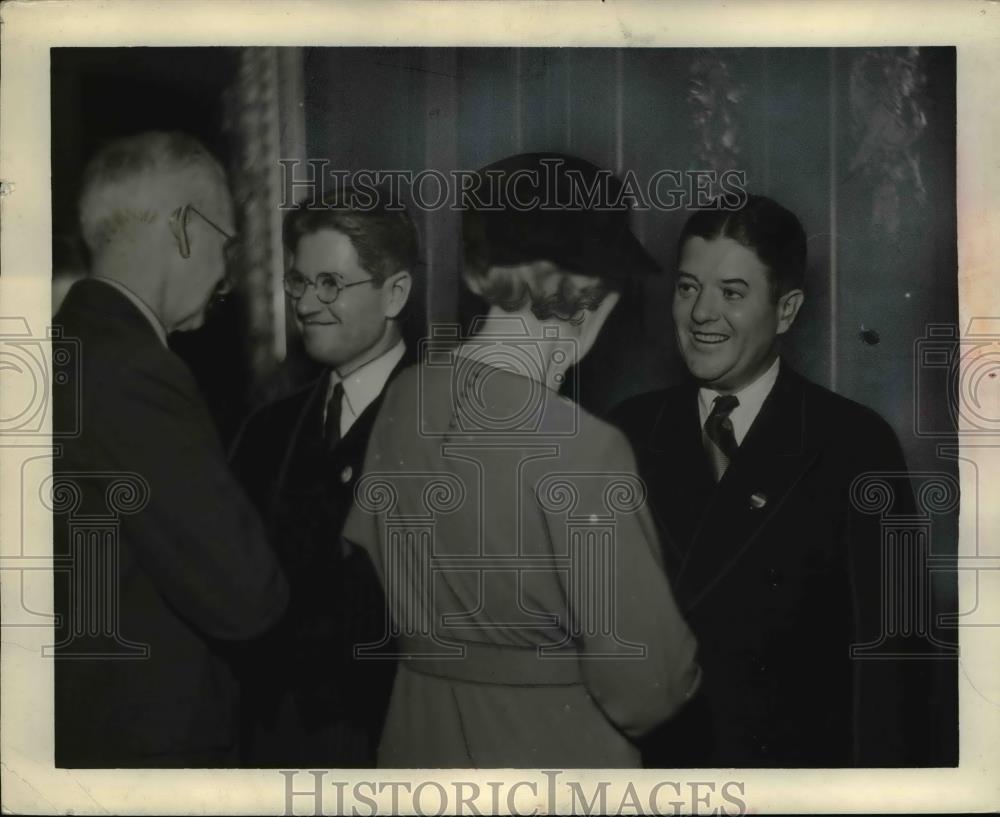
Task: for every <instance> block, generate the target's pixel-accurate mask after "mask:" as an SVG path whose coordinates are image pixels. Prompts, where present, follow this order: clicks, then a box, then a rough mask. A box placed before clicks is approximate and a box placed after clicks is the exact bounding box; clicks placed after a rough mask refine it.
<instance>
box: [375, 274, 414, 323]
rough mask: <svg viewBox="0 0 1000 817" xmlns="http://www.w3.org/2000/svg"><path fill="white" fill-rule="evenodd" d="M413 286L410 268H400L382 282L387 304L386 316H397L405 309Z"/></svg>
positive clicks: (385, 303)
mask: <svg viewBox="0 0 1000 817" xmlns="http://www.w3.org/2000/svg"><path fill="white" fill-rule="evenodd" d="M412 288H413V277H412V276H411V275H410V271H409V270H405V269H404V270H400V271H399V272H396V273H393V274H392V275H390V276H389V277H388V278H386V279H385V281H384V282H383V283H382V293H383V294H382V298H383V304H384V305H385V316H386V317H387V318H396V317H398V316H399V313H400V312H402V311H403V307H404V306H406V302H407V301H408V300H409V298H410V290H411V289H412Z"/></svg>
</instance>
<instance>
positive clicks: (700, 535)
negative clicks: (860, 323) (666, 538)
mask: <svg viewBox="0 0 1000 817" xmlns="http://www.w3.org/2000/svg"><path fill="white" fill-rule="evenodd" d="M804 410H805V402H804V392H803V389H802V387H801V382H800V379H799V376H798V375H797V374H795V373H794V372H792V371H790V370H788V369H787V367H786V366H784V365H783V366H782V370H781V374H780V375H779V377H778V380H777V382H776V383H775V385H774V388H773V389H772V390H771V394H770V395H768V397H767V399H766V400H765V401H764V405H763V406H762V407H761V410H760V413H759V414H758V415H757V419H756V420H755V421H754V423H753V425H752V426H751V427H750V430H749V432H748V433H747V436H746V438H745V439H744V440H743V444H742V445H741V446H740V451H739V454H738V456H737V457H736V458H735V459H734V460H733V462H732V464H731V465H730V466H729V469H728V470H727V471H726V474H725V476H724V477H723V478H722V481H721V482H720V483H719V484H718V486H717V487H716V490H715V493H714V495H713V496H712V499H711V501H710V503H709V505H708V509H707V512H706V513H705V515H704V517H703V519H702V523H701V525H700V526H699V528H698V530H697V531H696V532H695V535H694V536H693V537H692V542H691V548H690V550H689V551H688V554H687V558H686V559H685V561H684V564H683V566H682V568H681V571H680V574H679V576H678V579H677V586H678V593H679V595H680V596H681V597H682V599H683V600H684V601H683V604H684V607H685V609H691V608H692V607H694V606H695V605H696V604H697V603H699V602H700V601H701V600H702V599H703V598H704V596H705V595H706V594H707V593H708V592H709V591H710V590H711V589H712V587H713V586H714V585H715V584H716V583H717V582H718V581H719V580H721V579H722V578H723V577H724V576H725V575H726V574H727V573H728V572H729V571H730V570H732V569H733V567H734V566H735V565H736V563H737V562H738V561H739V559H740V558H741V557H742V556H743V555H744V554H745V553H746V552H747V550H749V549H750V548H751V547H752V546H753V544H754V543H755V542H756V541H757V540H758V538H759V537H760V534H761V532H762V530H764V528H765V527H766V526H767V525H768V524H769V523H770V522H771V521H772V520H773V519H774V518H775V516H776V515H777V514H778V513H779V512H780V510H781V507H782V505H783V504H784V502H785V500H786V499H787V498H788V496H789V494H790V493H791V492H792V490H793V489H794V487H795V485H796V484H797V483H798V481H799V480H800V479H801V478H802V476H803V475H804V474H805V473H806V471H807V470H808V469H809V467H810V466H811V465H812V463H813V462H814V461H815V459H816V457H817V456H818V453H819V449H818V447H817V446H816V445H815V443H812V444H810V442H809V441H808V440H807V437H806V423H805V418H804V416H803V414H804ZM698 441H699V445H700V442H701V440H700V434H699V436H698ZM706 462H707V460H706Z"/></svg>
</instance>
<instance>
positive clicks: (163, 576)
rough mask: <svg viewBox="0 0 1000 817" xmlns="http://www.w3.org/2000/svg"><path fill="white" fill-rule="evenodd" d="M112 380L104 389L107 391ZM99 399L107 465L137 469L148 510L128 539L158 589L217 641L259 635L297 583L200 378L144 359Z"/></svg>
mask: <svg viewBox="0 0 1000 817" xmlns="http://www.w3.org/2000/svg"><path fill="white" fill-rule="evenodd" d="M101 385H102V384H95V386H96V387H98V388H101ZM107 391H108V393H110V394H111V395H112V397H111V399H113V400H114V405H113V406H112V405H110V404H108V403H107V402H105V403H98V404H97V410H99V411H103V412H106V413H107V414H108V415H109V416H107V417H103V418H101V421H102V422H103V423H105V424H107V426H108V429H109V430H108V431H107V432H106V433H105V432H102V433H101V435H100V437H99V440H100V442H99V445H100V447H101V448H103V449H104V450H103V452H101V460H102V461H105V462H108V463H109V464H110V465H112V467H116V468H120V469H121V470H123V471H128V472H133V473H135V474H137V475H138V476H139V477H141V478H142V479H143V480H144V481H145V483H146V485H147V486H148V490H149V499H148V504H147V505H146V507H145V508H143V509H142V511H140V512H139V513H137V514H134V515H126V516H124V517H123V518H122V536H123V538H124V539H125V540H127V541H128V543H129V545H130V548H131V549H132V551H133V552H134V553H135V558H136V560H137V561H138V562H139V563H140V564H141V566H142V567H143V569H144V570H145V572H146V573H147V574H148V575H149V576H150V577H151V579H152V581H153V583H154V585H155V586H156V588H157V590H158V591H159V592H160V593H161V594H162V595H163V597H164V598H165V599H166V600H167V601H168V602H169V603H170V604H171V606H173V607H174V608H175V609H176V610H177V612H178V613H179V614H180V615H181V616H183V617H184V618H186V619H187V620H188V621H190V622H191V623H192V624H193V625H194V626H195V627H197V628H198V629H199V630H201V631H202V632H203V633H205V634H206V635H208V636H210V637H214V638H220V639H230V640H241V639H246V638H251V637H254V636H256V635H259V634H261V633H262V632H264V631H265V630H267V629H268V628H269V627H270V626H271V625H272V624H273V623H274V622H275V621H276V620H277V619H278V618H279V617H280V615H281V614H282V612H283V611H284V609H285V607H286V606H287V603H288V586H287V583H286V581H285V577H284V575H283V574H282V572H281V570H280V568H279V566H278V563H277V560H276V558H275V556H274V554H273V552H272V550H271V548H270V546H269V544H268V542H267V540H266V537H265V532H264V529H263V526H262V524H261V522H260V519H259V517H258V515H257V513H256V511H255V510H254V508H253V507H252V506H251V504H250V502H249V501H248V499H247V497H246V495H245V494H244V492H243V490H242V488H241V487H240V485H239V484H238V482H237V481H236V479H235V477H234V476H233V474H232V473H231V471H230V469H229V466H228V464H227V461H226V456H225V453H224V451H223V449H222V445H221V443H220V441H219V439H218V436H217V435H216V432H215V429H214V427H213V425H212V423H211V418H210V417H209V415H208V412H207V409H206V408H205V406H204V404H203V403H202V402H201V399H200V397H199V396H198V394H197V391H196V387H195V385H194V381H193V379H192V378H190V377H189V375H188V374H187V372H186V371H183V370H180V369H178V370H166V371H164V370H161V369H157V368H155V367H152V366H143V365H142V364H141V363H140V364H139V365H137V366H135V367H133V368H132V369H131V371H130V372H129V378H128V380H127V382H124V383H123V382H116V383H115V384H114V386H113V389H112V387H111V385H110V384H108V386H107Z"/></svg>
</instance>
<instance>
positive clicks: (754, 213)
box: [677, 196, 806, 301]
mask: <svg viewBox="0 0 1000 817" xmlns="http://www.w3.org/2000/svg"><path fill="white" fill-rule="evenodd" d="M694 236H698V237H699V238H704V239H706V240H710V239H713V238H720V237H724V238H731V239H733V241H736V242H739V243H740V244H742V245H743V246H744V247H746V248H747V249H748V250H753V251H754V252H755V253H756V255H757V257H758V258H759V259H760V260H761V263H763V264H764V265H765V266H766V267H767V270H768V281H769V283H770V285H771V298H772V299H773V300H775V301H777V300H778V298H780V297H781V296H782V295H784V294H785V293H786V292H791V291H792V290H793V289H802V288H803V286H804V283H805V272H806V233H805V230H803V229H802V223H801V222H800V221H799V219H798V217H797V216H796V215H795V214H794V213H793V212H792V211H791V210H787V209H785V208H784V207H782V206H781V205H780V204H778V203H777V202H776V201H774V200H773V199H769V198H767V197H766V196H748V197H747V200H746V202H745V203H744V204H743V206H742V207H740V208H739V209H737V210H725V209H722V208H719V207H713V208H710V209H706V210H698V211H697V212H695V213H694V215H692V216H691V217H690V218H689V219H688V220H687V222H686V223H685V225H684V228H683V229H682V230H681V234H680V238H678V239H677V262H678V264H679V263H680V257H681V252H682V251H683V250H684V244H685V243H686V242H687V240H688V239H689V238H693V237H694Z"/></svg>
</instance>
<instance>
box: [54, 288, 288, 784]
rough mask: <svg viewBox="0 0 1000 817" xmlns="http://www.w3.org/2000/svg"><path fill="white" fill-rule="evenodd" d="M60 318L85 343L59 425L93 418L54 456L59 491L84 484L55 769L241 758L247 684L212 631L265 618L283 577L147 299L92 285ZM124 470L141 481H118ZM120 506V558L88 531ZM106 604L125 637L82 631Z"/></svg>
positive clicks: (58, 518) (228, 631)
mask: <svg viewBox="0 0 1000 817" xmlns="http://www.w3.org/2000/svg"><path fill="white" fill-rule="evenodd" d="M54 323H55V324H56V325H57V326H61V327H62V330H63V333H64V335H65V336H66V337H68V338H77V339H79V341H80V355H81V367H80V371H79V378H80V381H79V383H78V384H76V385H77V386H79V391H80V395H81V397H80V401H79V404H77V403H76V402H75V401H73V400H69V399H62V398H60V399H57V400H56V402H55V405H54V417H53V426H54V429H55V431H56V432H57V433H58V432H59V431H60V430H61V429H67V430H68V429H72V428H73V426H74V415H75V413H76V412H80V417H79V420H80V428H81V432H80V434H79V436H76V437H74V438H69V439H66V440H65V441H64V442H63V443H62V446H63V450H62V455H61V456H57V457H56V459H55V462H54V472H55V476H56V487H57V490H59V489H60V485H65V486H67V487H66V489H65V491H66V493H64V495H65V496H69V495H71V494H73V493H74V491H73V488H72V486H76V489H77V491H78V494H77V498H76V500H75V501H71V502H69V503H68V504H62V505H60V504H59V503H56V504H57V509H56V510H57V513H55V517H54V522H55V542H54V554H55V556H56V559H57V572H56V596H55V599H56V609H57V612H58V613H59V614H60V615H61V616H62V621H61V625H60V626H59V627H58V628H57V638H58V639H59V641H60V644H59V647H58V649H57V660H56V664H55V682H56V687H55V694H56V700H55V738H56V765H57V766H66V767H116V766H121V767H154V768H155V767H165V766H192V765H195V766H196V765H229V764H231V763H232V762H233V760H234V758H235V749H236V737H237V718H236V708H237V697H236V696H237V687H236V682H235V677H234V675H233V673H232V670H231V668H230V667H229V666H228V664H227V663H226V662H225V661H224V660H223V659H222V658H221V657H220V655H219V654H218V652H217V650H216V648H215V644H216V640H238V639H247V638H250V637H253V636H256V635H258V634H260V633H261V632H263V631H264V630H265V629H267V627H269V626H270V625H271V624H273V623H274V622H275V621H276V620H277V619H278V617H279V616H280V614H281V613H282V611H283V609H284V607H285V605H286V604H287V599H288V588H287V584H286V582H285V579H284V577H283V576H282V574H281V571H280V570H279V568H278V564H277V561H276V560H275V559H274V556H273V554H272V553H271V551H270V549H269V548H268V545H267V541H266V538H265V534H264V529H263V527H262V526H261V523H260V520H259V518H258V516H257V514H256V512H255V511H254V509H253V507H252V506H251V505H250V503H249V502H248V501H247V499H246V496H245V494H244V493H243V491H242V489H241V488H240V486H239V484H238V483H237V482H236V480H235V479H233V477H232V475H231V473H230V471H229V469H228V466H227V464H226V458H225V453H224V451H223V450H222V447H221V445H220V443H219V440H218V438H217V436H216V432H215V428H214V426H213V424H212V420H211V418H210V416H209V414H208V411H207V410H206V408H205V406H204V403H203V402H202V400H201V397H200V396H199V394H198V391H197V389H196V387H195V384H194V380H193V379H192V377H191V374H190V372H189V371H188V369H187V368H186V367H185V366H184V364H183V363H182V362H181V360H180V358H178V357H177V356H176V355H175V354H173V353H172V352H170V351H169V350H168V349H167V348H166V347H165V346H164V345H163V344H162V343H161V342H160V340H159V338H157V336H156V333H155V332H154V330H153V328H152V327H151V326H150V324H149V322H148V321H147V320H146V318H145V317H144V316H143V315H142V314H141V313H140V312H139V311H138V309H136V307H135V306H134V305H133V304H132V303H131V302H130V301H129V300H128V299H127V298H126V297H125V296H124V295H122V294H121V293H120V292H118V291H117V290H116V289H115V288H114V287H112V286H110V285H108V284H106V283H102V282H100V281H93V280H85V281H81V282H79V283H77V284H76V285H74V287H73V288H72V289H71V290H70V292H69V294H68V295H67V297H66V300H65V302H64V303H63V305H62V308H61V309H60V310H59V312H58V314H57V315H56V317H55V319H54ZM74 391H75V389H68V390H66V391H64V392H61V394H64V395H65V394H72V393H73V392H74ZM57 394H60V392H57ZM115 475H124V477H123V478H124V480H125V483H127V484H128V485H130V486H131V487H130V488H126V489H125V490H121V489H120V488H119V489H117V492H116V489H114V488H112V486H111V483H112V482H114V480H115V478H116V477H115ZM130 491H135V494H134V495H133V496H131V497H130V496H129V492H130ZM144 502H145V504H144V505H143V503H144ZM136 507H141V509H140V510H138V511H136ZM95 515H96V516H95ZM116 516H117V518H118V519H119V520H120V522H119V527H118V528H117V531H114V528H113V527H112V529H111V530H110V531H106V533H107V535H109V536H110V539H111V540H113V541H116V542H117V553H116V554H115V553H114V551H113V546H112V550H106V549H105V548H106V547H107V545H106V542H107V541H108V540H104V542H102V541H101V539H100V536H101V534H100V533H98V534H96V535H94V534H88V533H87V529H88V528H92V527H93V526H95V525H96V526H97V527H98V528H100V527H101V526H100V524H99V523H100V521H101V519H102V518H103V519H104V520H112V519H114V518H115V517H116ZM68 556H73V558H74V559H75V561H72V562H71V563H70V562H63V561H61V560H62V559H66V558H67V557H68ZM114 559H116V560H117V578H116V579H114V578H112V579H111V581H110V582H109V583H108V584H107V585H106V586H105V587H104V588H100V587H95V586H94V584H89V585H88V586H87V587H86V588H84V590H83V591H82V593H80V592H79V591H78V590H76V589H74V588H79V587H80V586H81V585H83V584H85V583H91V582H95V581H98V582H100V581H101V579H100V577H99V575H98V574H97V573H96V572H95V568H96V569H97V570H103V569H104V568H105V566H106V565H113V564H114V561H113V560H114ZM70 564H71V566H69V567H68V569H59V568H60V566H62V567H67V566H68V565H70ZM95 603H96V604H98V605H105V604H107V605H108V606H107V607H106V608H102V609H103V610H105V611H110V612H108V613H107V614H105V613H103V612H102V613H101V617H102V620H103V622H104V623H105V624H107V622H108V621H109V620H110V619H109V618H108V617H109V616H110V618H114V617H115V615H117V622H115V623H114V625H113V628H114V629H115V630H116V632H114V633H112V632H101V631H100V630H101V629H102V628H101V627H98V628H96V629H95V630H94V632H93V633H92V634H91V635H89V636H84V634H83V633H82V631H84V630H87V629H88V626H89V624H91V623H93V621H92V615H93V614H92V613H91V614H90V615H89V616H88V614H87V613H86V612H85V609H86V608H87V606H88V605H93V604H95ZM81 605H83V607H84V608H85V609H84V611H83V612H81ZM115 605H117V607H116V606H115ZM104 629H105V630H106V629H107V627H105V628H104ZM144 647H145V648H148V656H146V657H139V656H141V653H142V649H143V648H144ZM95 653H100V654H103V655H104V656H105V657H93V656H94V655H95ZM123 655H128V656H131V657H129V658H123V657H122V656H123Z"/></svg>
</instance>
